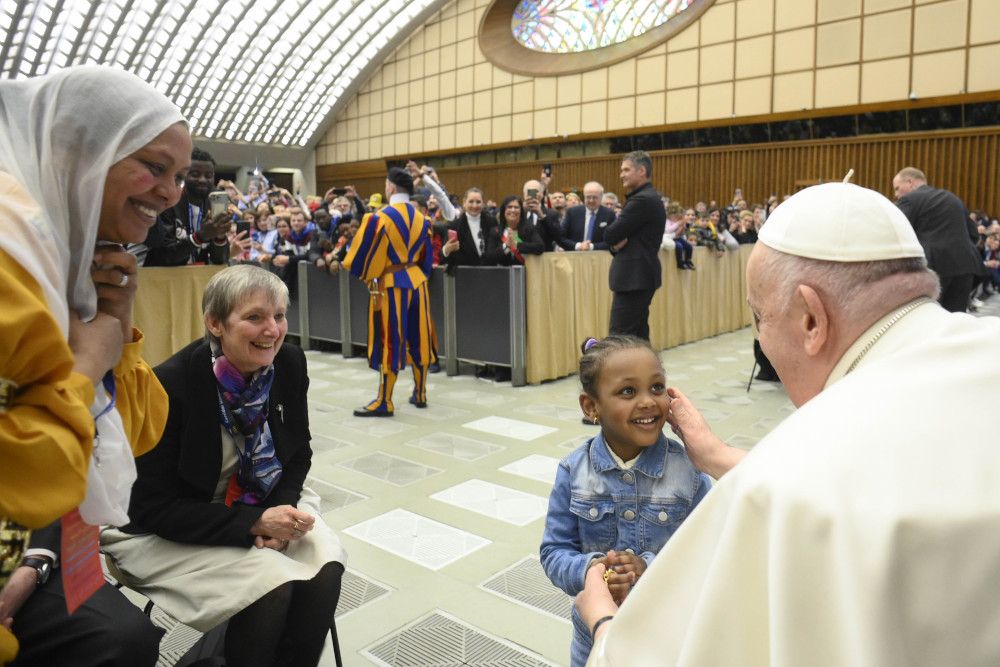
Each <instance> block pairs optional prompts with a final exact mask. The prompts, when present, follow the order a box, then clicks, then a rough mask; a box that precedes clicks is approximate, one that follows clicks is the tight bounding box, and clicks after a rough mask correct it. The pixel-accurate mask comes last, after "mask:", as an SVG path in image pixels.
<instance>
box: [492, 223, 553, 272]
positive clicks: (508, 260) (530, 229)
mask: <svg viewBox="0 0 1000 667" xmlns="http://www.w3.org/2000/svg"><path fill="white" fill-rule="evenodd" d="M504 229H506V227H504V228H500V227H496V228H494V229H493V231H491V232H490V236H489V239H487V241H486V257H487V261H488V263H490V264H493V265H499V266H521V262H519V261H517V257H515V256H514V253H512V252H506V251H505V250H504V245H503V233H504ZM517 236H518V238H519V239H521V242H520V243H518V244H517V252H518V253H520V255H521V256H522V257H524V256H525V255H541V254H542V253H543V252H544V251H545V245H544V243H543V242H542V237H541V235H540V234H539V233H538V230H537V229H536V228H535V226H534V225H532V224H531V223H529V222H528V221H527V220H522V221H521V222H520V224H518V226H517Z"/></svg>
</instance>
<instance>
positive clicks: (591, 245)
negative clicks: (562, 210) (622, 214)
mask: <svg viewBox="0 0 1000 667" xmlns="http://www.w3.org/2000/svg"><path fill="white" fill-rule="evenodd" d="M603 196H604V186H602V185H601V184H600V183H598V182H597V181H591V182H589V183H587V184H586V185H584V186H583V204H582V205H580V206H570V207H569V208H567V209H566V217H565V218H564V219H563V224H562V235H561V237H560V238H559V247H561V248H562V249H563V250H607V249H608V244H607V243H605V242H604V230H605V228H606V227H607V226H608V225H609V224H611V222H613V221H614V219H615V212H614V211H613V210H611V209H610V208H607V207H605V206H601V198H602V197H603Z"/></svg>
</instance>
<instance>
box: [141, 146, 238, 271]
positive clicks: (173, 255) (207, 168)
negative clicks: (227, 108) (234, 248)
mask: <svg viewBox="0 0 1000 667" xmlns="http://www.w3.org/2000/svg"><path fill="white" fill-rule="evenodd" d="M214 189H215V160H214V159H213V158H212V156H211V155H209V154H208V153H206V152H205V151H203V150H201V149H200V148H195V149H194V150H193V151H191V168H190V169H188V173H187V176H185V177H184V194H183V195H182V196H181V200H180V201H179V202H177V203H176V204H175V205H174V206H173V207H172V208H168V209H167V210H166V211H164V212H163V213H161V214H160V217H159V218H157V220H156V224H155V225H153V228H152V229H150V230H149V234H148V235H147V237H146V243H145V245H146V246H147V247H148V248H149V252H148V253H147V254H146V258H145V261H144V263H143V266H184V265H185V264H192V263H202V264H226V263H228V262H229V240H228V238H227V237H226V233H227V232H228V231H229V229H230V227H231V226H232V216H231V215H230V216H228V217H226V218H223V216H221V215H219V216H217V218H216V219H215V220H213V219H212V214H211V209H210V207H209V204H208V195H209V193H210V192H212V190H214Z"/></svg>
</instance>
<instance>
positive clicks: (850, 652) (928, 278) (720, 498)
mask: <svg viewBox="0 0 1000 667" xmlns="http://www.w3.org/2000/svg"><path fill="white" fill-rule="evenodd" d="M747 283H748V292H749V294H748V296H749V303H750V306H751V308H752V310H753V313H754V317H755V318H756V319H757V321H758V325H759V328H760V344H761V347H762V348H763V350H764V352H765V354H767V357H768V358H769V359H771V360H772V361H773V363H774V367H775V369H776V370H777V372H778V375H779V376H780V377H781V380H782V382H783V383H784V385H785V387H786V389H787V390H788V395H789V397H790V398H791V399H792V401H793V402H794V403H795V405H796V406H797V407H798V410H797V411H796V412H795V413H794V414H793V415H791V416H790V417H788V418H787V419H786V420H785V421H784V422H783V423H782V424H780V425H779V426H778V427H776V428H775V429H774V431H772V432H771V434H770V435H768V436H767V437H766V438H764V439H763V440H761V442H760V443H759V444H758V445H757V446H756V447H755V448H754V450H753V451H752V452H751V453H750V454H748V455H746V456H745V458H744V454H745V452H743V451H741V450H738V449H734V448H731V447H728V446H726V445H725V444H724V443H722V442H721V441H720V440H719V439H718V438H717V437H715V436H714V435H713V434H712V433H711V431H710V430H709V428H708V426H707V424H706V423H705V421H704V419H703V418H702V417H701V415H700V414H698V412H697V411H696V410H695V408H694V406H693V405H692V404H691V403H690V402H689V401H688V399H687V398H686V397H685V396H684V395H683V394H681V393H680V392H679V391H677V390H676V389H673V388H671V389H670V390H669V393H670V396H671V398H672V400H671V413H672V416H671V423H672V425H673V427H674V430H675V432H676V433H677V434H678V435H680V436H681V438H682V439H683V440H684V442H685V445H686V446H687V447H688V451H689V454H690V456H691V460H692V461H693V462H694V463H695V465H696V466H698V467H699V468H700V469H701V470H703V471H704V472H707V473H709V474H711V475H712V476H714V477H717V478H721V479H720V481H719V483H718V485H716V487H715V488H714V489H713V490H712V491H711V493H709V494H708V496H707V497H706V498H705V500H703V501H702V503H701V504H700V505H699V507H698V508H697V510H695V512H693V513H692V514H691V516H690V517H689V518H688V519H687V521H686V522H685V523H684V524H683V525H682V526H681V527H680V529H679V530H678V531H677V533H676V534H675V535H674V537H673V538H672V539H671V540H670V541H669V542H668V543H667V545H666V547H665V548H664V549H663V550H662V551H661V552H660V554H659V555H658V556H657V558H656V560H655V561H654V563H653V565H652V566H651V567H650V569H649V571H648V572H646V574H645V575H644V576H643V578H642V580H641V581H640V582H638V585H637V586H636V588H635V589H634V591H633V592H632V593H631V594H630V595H629V596H628V598H627V599H626V601H625V602H624V604H623V605H622V607H621V610H620V611H619V610H618V609H617V608H616V607H615V605H614V603H613V602H612V601H611V596H610V595H609V594H608V590H607V587H606V586H605V584H604V579H603V576H602V575H603V567H601V566H595V567H593V568H591V571H590V572H589V573H588V578H587V587H586V589H585V590H584V592H583V593H581V594H580V596H579V597H578V598H577V602H576V604H577V607H578V610H579V611H580V615H581V617H582V619H583V620H584V622H585V623H587V624H588V626H589V627H591V628H594V627H595V626H597V627H598V629H597V632H596V635H597V640H596V642H595V645H594V649H593V652H592V653H591V657H590V662H589V663H588V664H589V665H600V666H615V667H618V666H628V667H637V666H642V665H782V666H789V667H793V666H794V667H799V666H802V665H809V666H810V667H815V666H823V665H831V666H832V665H837V666H851V667H853V666H856V665H873V666H875V665H877V666H879V667H885V666H892V665H907V666H911V665H928V666H931V665H935V666H936V665H949V666H954V665H970V666H971V665H1000V484H998V482H997V474H998V472H997V471H1000V442H998V440H997V436H996V432H997V431H996V426H995V424H994V423H993V420H994V419H995V415H996V412H995V411H996V410H997V406H998V405H1000V400H998V399H1000V354H998V349H997V348H998V345H1000V320H998V319H997V318H992V317H984V318H980V319H976V318H974V317H972V316H970V315H966V314H964V313H963V314H959V313H948V312H946V311H945V310H944V309H942V308H941V307H940V306H939V305H938V304H937V302H936V301H935V298H936V297H937V291H938V283H937V277H936V276H935V274H934V273H932V272H931V271H929V270H927V268H926V262H925V260H924V256H923V251H922V249H921V246H920V244H919V243H918V241H917V238H916V236H915V235H914V233H913V230H912V228H911V226H910V224H909V223H908V222H907V220H906V218H905V216H903V214H902V213H901V212H900V211H899V210H898V209H897V208H896V207H895V206H894V205H893V204H892V203H891V202H889V201H888V200H887V199H886V198H884V197H883V196H882V195H880V194H878V193H876V192H874V191H871V190H866V189H864V188H861V187H858V186H855V185H850V184H844V183H831V184H825V185H819V186H815V187H812V188H808V189H806V190H803V191H801V192H800V193H798V194H796V195H795V196H793V197H792V198H790V199H789V200H787V201H786V202H785V203H783V204H782V205H781V206H779V207H778V208H777V209H776V210H775V212H774V213H773V214H772V216H771V217H769V218H768V220H767V223H766V224H765V225H764V227H763V228H762V230H761V232H760V240H759V242H758V243H757V245H756V247H755V248H754V250H753V252H752V254H751V256H750V259H749V261H748V264H747ZM609 617H613V618H609Z"/></svg>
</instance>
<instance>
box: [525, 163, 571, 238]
mask: <svg viewBox="0 0 1000 667" xmlns="http://www.w3.org/2000/svg"><path fill="white" fill-rule="evenodd" d="M544 198H545V188H544V187H543V186H542V183H541V181H534V180H532V181H527V182H525V184H524V215H525V220H527V222H528V224H531V225H533V226H534V227H535V229H537V230H538V235H539V236H541V237H542V244H543V245H544V247H545V252H549V251H550V250H555V249H556V245H558V243H559V239H560V238H561V237H562V230H561V229H560V225H559V213H557V212H556V211H553V210H552V209H551V208H545V206H544V205H543V204H542V201H543V199H544Z"/></svg>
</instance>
